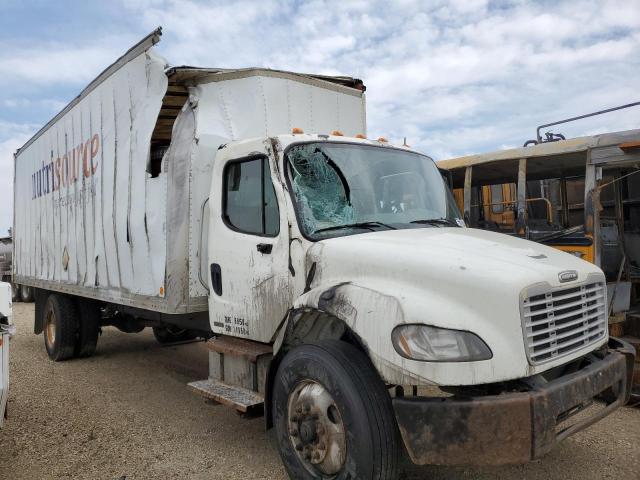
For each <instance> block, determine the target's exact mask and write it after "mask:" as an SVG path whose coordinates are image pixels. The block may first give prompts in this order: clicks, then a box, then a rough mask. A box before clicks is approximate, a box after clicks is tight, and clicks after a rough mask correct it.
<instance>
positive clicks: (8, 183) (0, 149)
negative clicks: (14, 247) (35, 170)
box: [0, 121, 35, 236]
mask: <svg viewBox="0 0 640 480" xmlns="http://www.w3.org/2000/svg"><path fill="white" fill-rule="evenodd" d="M34 132H35V127H34V126H33V125H28V124H10V123H7V122H2V121H0V192H3V193H2V195H3V197H2V200H1V201H0V236H3V235H5V234H6V232H7V231H8V229H9V228H10V227H11V225H12V223H13V154H14V153H15V152H16V150H17V149H18V148H19V147H21V146H22V145H23V144H24V143H25V142H26V141H27V140H28V139H29V138H30V137H31V135H33V133H34ZM3 137H6V139H5V140H1V139H2V138H3Z"/></svg>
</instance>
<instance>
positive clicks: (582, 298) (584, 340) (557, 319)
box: [522, 282, 607, 364]
mask: <svg viewBox="0 0 640 480" xmlns="http://www.w3.org/2000/svg"><path fill="white" fill-rule="evenodd" d="M606 292H607V289H606V285H605V284H604V282H589V283H586V284H583V285H578V286H575V287H568V288H560V289H554V290H550V291H547V292H544V293H540V294H533V295H530V296H529V297H527V298H525V299H524V301H523V302H522V315H523V325H524V333H525V345H526V350H527V355H528V357H529V361H530V362H531V364H536V363H543V362H545V361H549V360H553V359H555V358H558V357H562V356H564V355H568V354H570V353H572V352H574V351H576V350H579V349H581V348H583V347H585V346H587V345H590V344H592V343H595V342H597V341H598V340H601V339H602V338H604V337H605V335H606V331H607V315H606V305H607V297H606ZM529 293H532V292H529Z"/></svg>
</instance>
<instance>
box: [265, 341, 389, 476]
mask: <svg viewBox="0 0 640 480" xmlns="http://www.w3.org/2000/svg"><path fill="white" fill-rule="evenodd" d="M273 420H274V425H275V428H276V435H277V439H278V448H279V450H280V456H281V457H282V461H283V463H284V465H285V467H286V469H287V472H288V473H289V476H290V477H291V478H295V479H304V480H311V479H337V480H340V479H342V480H346V479H355V478H366V479H371V480H392V479H396V478H397V475H398V472H397V470H398V458H399V452H400V443H399V439H398V430H397V426H396V422H395V417H394V414H393V409H392V406H391V398H390V396H389V394H388V392H387V390H386V388H385V386H384V384H383V382H382V380H381V379H380V377H379V376H378V374H377V372H376V370H375V368H374V367H373V365H372V364H371V362H370V361H369V359H368V358H367V357H366V356H365V355H364V354H363V353H362V352H361V351H360V350H358V349H356V348H355V347H353V346H352V345H350V344H348V343H345V342H341V341H338V340H323V341H321V342H318V343H314V344H307V345H302V346H300V347H297V348H295V349H294V350H292V351H291V352H290V353H288V354H287V356H286V357H285V358H284V359H283V361H282V363H281V364H280V366H279V368H278V374H277V377H276V380H275V383H274V387H273Z"/></svg>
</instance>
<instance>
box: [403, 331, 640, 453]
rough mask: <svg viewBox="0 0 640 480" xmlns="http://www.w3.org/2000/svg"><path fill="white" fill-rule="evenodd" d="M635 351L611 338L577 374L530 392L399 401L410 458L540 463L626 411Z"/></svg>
mask: <svg viewBox="0 0 640 480" xmlns="http://www.w3.org/2000/svg"><path fill="white" fill-rule="evenodd" d="M634 356H635V351H634V349H633V347H632V346H630V345H629V344H627V343H625V342H623V341H621V340H618V339H615V338H610V340H609V348H608V349H607V350H606V351H605V352H604V353H602V354H592V355H589V359H588V362H587V363H588V364H587V365H586V366H583V367H582V368H580V369H579V370H578V371H575V372H573V373H569V374H566V375H563V376H561V377H558V378H556V379H554V380H551V381H549V382H539V381H538V382H532V383H531V386H530V387H529V388H528V389H527V390H526V391H518V392H515V393H503V394H500V395H490V396H479V397H465V398H461V397H459V396H453V397H447V398H426V397H400V398H398V397H397V398H394V399H393V407H394V410H395V414H396V419H397V421H398V426H399V428H400V433H401V435H402V439H403V441H404V444H405V446H406V448H407V451H408V453H409V456H410V457H411V460H412V461H413V462H414V463H416V464H420V465H424V464H432V465H501V464H510V463H524V462H527V461H529V460H532V459H535V458H539V457H541V456H543V455H544V454H546V453H547V452H549V451H550V450H551V449H552V448H553V446H554V445H555V444H556V443H557V442H558V441H561V440H563V439H565V438H567V437H568V436H569V435H572V434H574V433H576V432H578V431H580V430H582V429H584V428H586V427H588V426H590V425H593V424H594V423H595V422H597V421H598V420H600V419H602V418H604V417H605V416H607V415H608V414H610V413H611V412H613V411H614V410H616V409H617V408H619V407H621V406H622V405H624V404H625V403H626V402H627V401H628V399H629V395H630V388H631V380H632V372H633V362H634ZM597 396H601V397H602V398H603V399H604V400H605V403H606V406H603V407H602V408H601V409H600V410H599V411H598V412H597V413H595V414H593V415H591V416H589V417H586V418H583V419H581V420H579V421H578V422H576V423H573V424H572V425H570V426H567V427H565V426H563V422H564V421H565V420H567V419H568V418H569V416H571V415H573V414H574V413H577V412H578V411H581V410H582V407H584V406H586V405H588V404H589V403H590V401H591V400H592V399H593V398H594V397H597Z"/></svg>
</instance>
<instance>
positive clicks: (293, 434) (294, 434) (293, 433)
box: [291, 428, 298, 437]
mask: <svg viewBox="0 0 640 480" xmlns="http://www.w3.org/2000/svg"><path fill="white" fill-rule="evenodd" d="M291 436H292V437H297V436H298V430H296V429H295V428H294V429H292V430H291Z"/></svg>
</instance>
